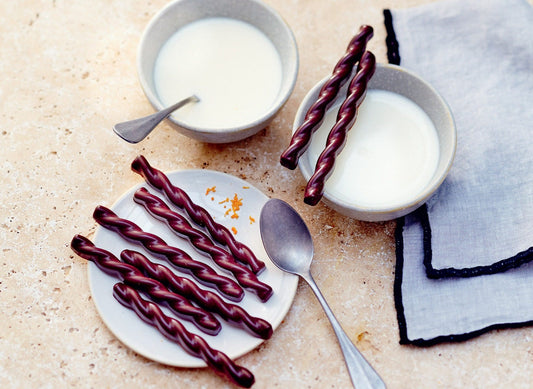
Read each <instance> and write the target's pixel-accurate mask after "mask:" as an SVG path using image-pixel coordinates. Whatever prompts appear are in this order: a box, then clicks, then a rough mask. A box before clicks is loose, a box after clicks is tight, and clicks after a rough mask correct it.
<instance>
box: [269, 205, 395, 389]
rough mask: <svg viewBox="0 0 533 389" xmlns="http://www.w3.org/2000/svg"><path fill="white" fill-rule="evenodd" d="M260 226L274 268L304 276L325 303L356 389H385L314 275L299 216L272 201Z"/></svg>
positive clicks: (310, 244) (307, 239)
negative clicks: (319, 287)
mask: <svg viewBox="0 0 533 389" xmlns="http://www.w3.org/2000/svg"><path fill="white" fill-rule="evenodd" d="M259 226H260V231H261V238H262V240H263V245H264V246H265V250H266V253H267V254H268V256H269V258H270V259H271V260H272V262H273V263H274V265H276V266H277V267H279V268H280V269H281V270H283V271H286V272H288V273H292V274H296V275H298V276H300V277H302V278H303V279H304V280H305V281H306V282H307V283H308V284H309V286H310V287H311V289H312V290H313V292H314V293H315V295H316V297H317V298H318V301H320V304H322V307H323V308H324V311H325V312H326V315H327V317H328V319H329V321H330V322H331V325H332V327H333V330H334V331H335V335H337V339H338V340H339V344H340V347H341V350H342V352H343V354H344V359H345V361H346V366H347V367H348V372H349V373H350V378H351V380H352V383H353V385H354V387H356V388H357V389H362V388H385V383H384V382H383V380H382V379H381V377H380V376H379V375H378V374H377V373H376V371H375V370H374V369H373V368H372V366H370V364H369V363H368V362H367V361H366V359H365V358H364V357H363V355H361V353H360V352H359V350H357V348H356V347H355V345H354V344H353V343H352V342H351V340H350V338H348V336H347V335H346V333H345V332H344V331H343V329H342V327H341V325H340V324H339V322H338V321H337V319H336V318H335V315H334V314H333V312H332V311H331V309H330V307H329V306H328V303H327V302H326V300H325V298H324V296H322V293H321V292H320V290H319V289H318V286H317V285H316V283H315V281H314V280H313V277H312V276H311V270H310V268H311V261H312V259H313V250H314V249H313V240H312V238H311V234H310V233H309V230H308V229H307V226H306V225H305V223H304V221H303V220H302V218H301V217H300V215H298V213H297V212H296V211H295V210H294V209H293V208H292V207H291V206H290V205H289V204H287V203H286V202H284V201H282V200H278V199H271V200H268V201H267V202H266V204H265V205H264V206H263V209H262V210H261V216H260V221H259Z"/></svg>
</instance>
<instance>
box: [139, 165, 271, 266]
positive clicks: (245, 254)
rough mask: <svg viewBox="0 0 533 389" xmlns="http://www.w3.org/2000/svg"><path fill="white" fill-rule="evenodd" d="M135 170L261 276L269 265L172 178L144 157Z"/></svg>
mask: <svg viewBox="0 0 533 389" xmlns="http://www.w3.org/2000/svg"><path fill="white" fill-rule="evenodd" d="M131 169H132V170H133V171H134V172H136V173H138V174H140V175H141V176H142V177H143V178H144V179H145V180H146V182H147V183H148V184H149V185H150V186H152V187H153V188H155V189H157V190H159V191H161V192H163V193H164V194H165V196H166V197H167V198H168V199H169V200H170V201H171V202H172V203H173V204H174V205H175V206H176V207H178V208H180V209H182V210H184V211H185V212H186V213H187V215H188V216H189V217H190V218H191V219H192V221H193V222H194V223H196V224H197V225H198V226H200V227H205V228H207V230H208V231H209V234H210V235H211V237H212V238H213V239H214V240H215V241H217V242H218V243H220V244H222V245H226V246H227V247H228V249H229V250H230V251H231V253H232V254H233V256H234V257H235V259H237V260H238V261H240V262H242V263H244V264H246V265H248V266H250V268H251V270H252V271H253V272H254V273H255V274H260V273H261V272H262V271H263V270H264V269H265V263H264V262H262V261H260V260H259V259H257V257H256V256H255V254H254V253H253V251H252V250H251V249H250V248H249V247H247V246H246V245H244V244H243V243H241V242H239V241H237V240H236V239H235V237H234V236H233V234H232V233H231V232H230V231H229V230H228V229H227V228H226V227H224V226H223V225H222V224H219V223H217V222H215V221H214V220H213V218H212V217H211V215H210V214H209V212H208V211H207V210H205V209H204V208H202V207H200V206H199V205H197V204H195V203H194V202H193V201H192V200H191V199H190V197H189V196H188V195H187V193H186V192H185V191H184V190H182V189H181V188H179V187H177V186H174V185H172V183H171V182H170V180H169V179H168V177H167V176H166V175H165V174H164V173H163V172H161V171H160V170H157V169H155V168H153V167H152V166H150V164H149V163H148V161H147V160H146V158H144V157H143V156H142V155H139V156H138V157H136V158H135V159H134V160H133V162H132V164H131Z"/></svg>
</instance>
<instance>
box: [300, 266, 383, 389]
mask: <svg viewBox="0 0 533 389" xmlns="http://www.w3.org/2000/svg"><path fill="white" fill-rule="evenodd" d="M302 277H303V278H304V280H305V281H307V283H308V284H309V286H310V287H311V289H312V290H313V292H314V293H315V295H316V297H317V299H318V301H319V302H320V304H321V305H322V308H324V311H325V312H326V316H327V317H328V319H329V321H330V322H331V326H332V327H333V330H334V331H335V335H337V339H338V340H339V345H340V347H341V350H342V353H343V354H344V360H345V361H346V367H347V368H348V372H349V373H350V378H351V380H352V384H353V385H354V387H355V388H356V389H367V388H368V389H377V388H385V387H386V386H385V383H384V382H383V380H382V379H381V377H380V376H379V375H378V373H376V371H375V370H374V368H373V367H372V366H371V365H370V363H368V361H367V360H366V359H365V357H363V355H362V354H361V353H360V352H359V350H358V349H357V348H356V347H355V345H354V344H353V343H352V341H351V340H350V338H349V337H348V335H346V333H345V332H344V330H343V329H342V327H341V325H340V324H339V322H338V321H337V318H336V317H335V315H334V314H333V311H332V310H331V308H330V307H329V305H328V303H327V302H326V299H325V298H324V296H323V295H322V293H321V292H320V289H319V288H318V286H317V284H316V282H315V280H314V279H313V277H312V276H311V273H310V272H309V273H308V274H306V275H305V276H303V275H302Z"/></svg>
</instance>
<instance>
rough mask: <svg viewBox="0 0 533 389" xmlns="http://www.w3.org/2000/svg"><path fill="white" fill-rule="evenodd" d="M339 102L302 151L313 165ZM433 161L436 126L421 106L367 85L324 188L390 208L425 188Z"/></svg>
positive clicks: (435, 158) (367, 205)
mask: <svg viewBox="0 0 533 389" xmlns="http://www.w3.org/2000/svg"><path fill="white" fill-rule="evenodd" d="M339 107H340V104H339V105H337V106H336V107H334V108H332V109H330V110H329V111H328V113H327V114H326V117H325V119H324V122H323V123H322V125H321V126H320V128H319V129H318V130H317V132H316V133H315V134H314V135H313V138H312V143H311V145H310V146H309V149H308V151H307V158H309V163H310V166H312V167H313V169H314V167H315V165H316V161H317V159H318V157H319V155H320V154H321V153H322V151H323V150H324V147H325V145H326V139H327V136H328V134H329V131H330V130H331V128H332V127H333V126H334V124H335V120H336V117H337V111H338V109H339ZM438 161H439V140H438V135H437V130H436V128H435V126H434V124H433V122H432V121H431V119H430V118H429V116H428V115H427V114H426V113H425V112H424V111H423V110H422V108H420V107H419V106H418V105H417V104H415V103H414V102H413V101H411V100H410V99H408V98H406V97H404V96H401V95H399V94H397V93H394V92H389V91H385V90H377V89H376V90H368V92H367V95H366V97H365V100H364V101H363V103H362V104H361V106H360V107H359V110H358V115H357V119H356V121H355V124H354V126H353V127H352V128H351V130H350V131H349V132H348V134H347V139H346V144H345V146H344V149H343V150H342V151H341V153H340V154H339V155H338V157H337V159H336V161H335V167H334V170H333V173H332V174H331V176H330V177H329V178H328V180H327V181H326V183H325V187H324V190H325V192H327V193H328V194H329V195H330V196H334V197H336V198H338V199H339V200H341V201H344V202H347V203H350V204H353V205H355V206H358V207H361V208H380V209H383V208H393V207H396V206H400V205H402V204H405V203H406V202H408V201H409V200H414V199H415V198H416V197H417V195H419V194H420V193H421V192H422V191H423V190H424V189H425V188H426V186H427V185H428V183H429V182H430V180H431V179H432V177H433V174H434V173H435V170H436V168H437V164H438Z"/></svg>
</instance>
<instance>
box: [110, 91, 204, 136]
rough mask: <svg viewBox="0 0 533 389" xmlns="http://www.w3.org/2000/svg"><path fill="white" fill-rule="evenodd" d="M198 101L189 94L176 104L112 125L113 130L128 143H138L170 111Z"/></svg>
mask: <svg viewBox="0 0 533 389" xmlns="http://www.w3.org/2000/svg"><path fill="white" fill-rule="evenodd" d="M198 101H200V99H199V98H198V97H196V96H195V95H192V96H189V97H187V98H186V99H183V100H181V101H178V102H177V103H176V104H174V105H171V106H170V107H167V108H164V109H162V110H161V111H158V112H156V113H154V114H151V115H148V116H145V117H142V118H139V119H134V120H129V121H127V122H122V123H118V124H115V125H114V126H113V130H114V131H115V133H116V134H117V135H118V136H120V137H121V138H122V139H124V140H125V141H128V142H130V143H138V142H140V141H142V140H143V139H144V138H146V137H147V136H148V134H149V133H150V132H152V130H153V129H154V128H155V127H156V126H157V125H158V124H159V123H160V122H161V121H162V120H163V119H165V118H167V117H168V116H169V115H170V114H171V113H172V112H174V111H175V110H177V109H178V108H181V107H183V106H184V105H185V104H188V103H193V102H198Z"/></svg>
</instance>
